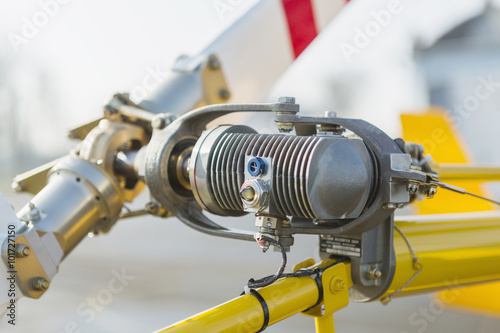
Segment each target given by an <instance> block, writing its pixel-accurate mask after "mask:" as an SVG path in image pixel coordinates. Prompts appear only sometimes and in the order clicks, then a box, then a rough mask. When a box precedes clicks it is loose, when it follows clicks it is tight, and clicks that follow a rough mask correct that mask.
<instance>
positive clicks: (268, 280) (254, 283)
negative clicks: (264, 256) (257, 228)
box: [247, 235, 286, 288]
mask: <svg viewBox="0 0 500 333" xmlns="http://www.w3.org/2000/svg"><path fill="white" fill-rule="evenodd" d="M260 238H261V239H262V240H265V241H268V242H270V243H273V244H274V245H276V246H278V247H279V248H280V250H281V258H282V259H281V265H280V268H279V269H278V271H277V272H276V274H274V275H269V276H266V277H264V278H262V279H258V280H254V279H253V278H252V279H250V280H248V284H247V285H248V287H249V288H262V287H265V286H268V285H270V284H272V283H274V282H275V281H276V280H278V279H279V278H280V277H281V276H282V275H283V271H284V270H285V267H286V250H285V248H284V247H283V246H282V245H281V244H280V243H279V242H278V241H277V240H275V239H274V238H271V237H267V236H263V235H262V236H260Z"/></svg>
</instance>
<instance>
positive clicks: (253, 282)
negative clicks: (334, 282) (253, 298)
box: [247, 235, 347, 289]
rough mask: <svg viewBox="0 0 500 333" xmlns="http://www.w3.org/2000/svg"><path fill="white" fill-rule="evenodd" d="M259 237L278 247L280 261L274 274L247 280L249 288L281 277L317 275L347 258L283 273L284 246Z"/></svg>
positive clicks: (266, 284) (263, 285) (284, 265)
mask: <svg viewBox="0 0 500 333" xmlns="http://www.w3.org/2000/svg"><path fill="white" fill-rule="evenodd" d="M261 239H262V240H265V241H268V242H270V243H273V244H275V245H276V246H278V247H279V248H280V250H281V256H282V261H281V265H280V267H279V269H278V271H277V272H276V274H274V275H269V276H266V277H263V278H261V279H258V280H255V279H253V278H252V279H250V280H248V284H247V285H248V287H249V288H250V289H252V288H262V287H266V286H269V285H270V284H272V283H274V282H276V280H278V279H279V278H282V277H301V276H311V275H314V274H317V275H318V276H319V275H321V274H322V273H323V272H324V271H325V270H327V269H328V268H330V267H332V266H335V265H337V264H339V263H341V262H345V261H347V258H341V259H339V260H337V261H336V262H334V263H332V264H330V265H328V266H325V267H316V268H315V269H301V270H298V271H296V272H293V273H283V271H284V270H285V267H286V263H287V259H286V250H285V248H284V247H283V246H282V245H281V244H280V243H279V242H278V241H277V240H275V239H274V238H271V237H267V236H264V235H262V236H261Z"/></svg>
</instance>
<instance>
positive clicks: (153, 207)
mask: <svg viewBox="0 0 500 333" xmlns="http://www.w3.org/2000/svg"><path fill="white" fill-rule="evenodd" d="M146 210H147V211H148V213H149V214H151V215H157V214H158V213H159V212H160V205H158V204H157V203H156V202H152V201H151V202H148V203H147V204H146Z"/></svg>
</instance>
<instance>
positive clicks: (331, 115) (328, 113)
mask: <svg viewBox="0 0 500 333" xmlns="http://www.w3.org/2000/svg"><path fill="white" fill-rule="evenodd" d="M325 117H326V118H335V117H337V112H335V111H325Z"/></svg>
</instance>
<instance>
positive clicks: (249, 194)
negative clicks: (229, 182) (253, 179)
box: [240, 186, 255, 201]
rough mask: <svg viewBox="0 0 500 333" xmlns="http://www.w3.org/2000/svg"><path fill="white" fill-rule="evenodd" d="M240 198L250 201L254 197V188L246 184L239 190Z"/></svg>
mask: <svg viewBox="0 0 500 333" xmlns="http://www.w3.org/2000/svg"><path fill="white" fill-rule="evenodd" d="M240 195H241V198H242V199H243V200H246V201H252V200H253V199H254V198H255V190H254V188H253V187H251V186H246V187H245V188H243V189H242V190H241V192H240Z"/></svg>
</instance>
